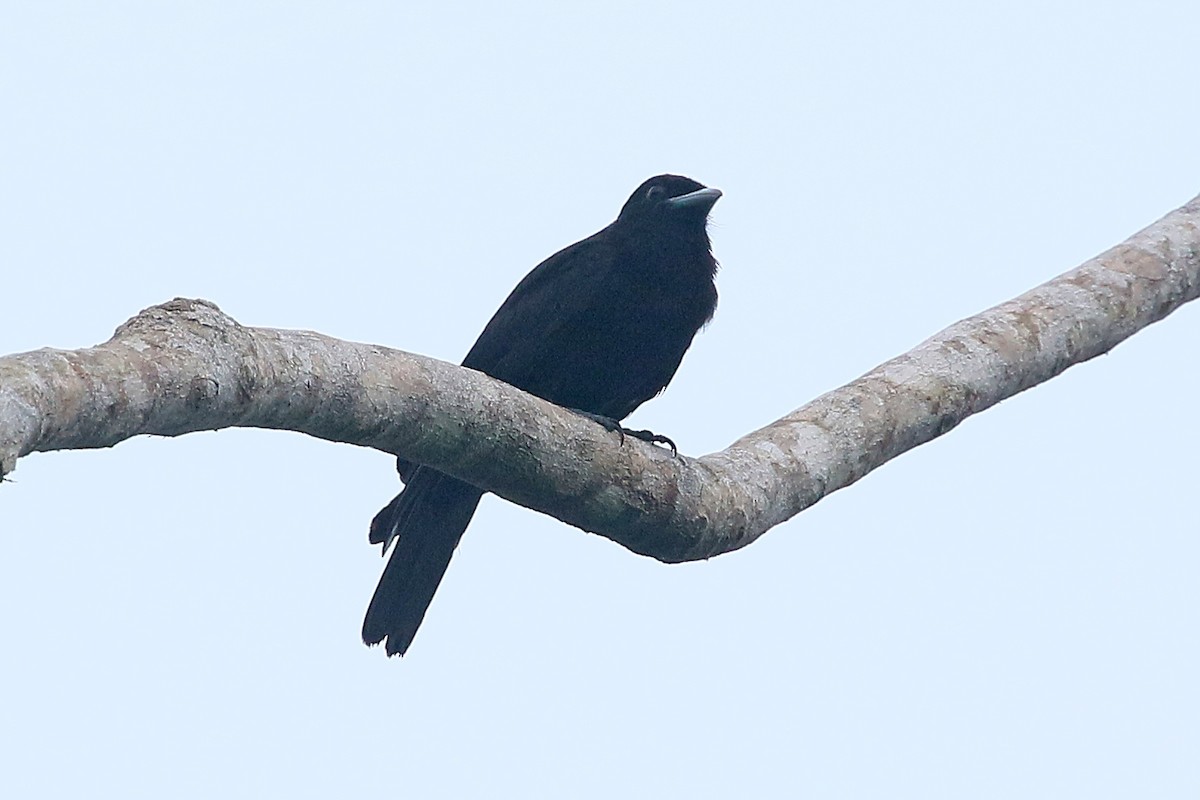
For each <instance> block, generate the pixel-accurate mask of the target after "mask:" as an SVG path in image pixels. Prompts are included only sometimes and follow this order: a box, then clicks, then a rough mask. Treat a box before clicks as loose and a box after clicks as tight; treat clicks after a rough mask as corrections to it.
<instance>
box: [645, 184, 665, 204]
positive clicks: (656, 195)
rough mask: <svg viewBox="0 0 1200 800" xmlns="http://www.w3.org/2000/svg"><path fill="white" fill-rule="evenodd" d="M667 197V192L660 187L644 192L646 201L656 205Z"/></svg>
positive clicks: (652, 187)
mask: <svg viewBox="0 0 1200 800" xmlns="http://www.w3.org/2000/svg"><path fill="white" fill-rule="evenodd" d="M666 196H667V190H666V189H664V188H663V187H661V186H651V187H650V188H649V189H647V190H646V199H647V200H650V201H651V202H655V203H657V202H658V201H660V200H662V199H663V198H665V197H666Z"/></svg>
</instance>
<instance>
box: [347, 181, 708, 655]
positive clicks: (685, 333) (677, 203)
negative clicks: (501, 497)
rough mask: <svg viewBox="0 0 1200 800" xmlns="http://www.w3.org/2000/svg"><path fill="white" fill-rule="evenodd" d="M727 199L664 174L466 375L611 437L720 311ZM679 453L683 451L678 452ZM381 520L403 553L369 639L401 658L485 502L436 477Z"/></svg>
mask: <svg viewBox="0 0 1200 800" xmlns="http://www.w3.org/2000/svg"><path fill="white" fill-rule="evenodd" d="M720 196H721V192H720V191H719V190H717V189H709V188H706V187H705V186H703V185H702V184H700V183H697V182H696V181H694V180H691V179H690V178H684V177H682V176H679V175H659V176H657V177H654V178H650V179H649V180H647V181H646V182H645V183H643V184H642V185H641V186H639V187H638V188H637V190H636V191H635V192H634V193H633V194H632V195H631V196H630V198H629V200H627V201H626V203H625V205H624V206H623V207H622V208H621V213H620V214H619V215H618V216H617V219H616V221H614V222H613V223H612V224H611V225H609V226H608V227H606V228H604V229H603V230H601V231H600V232H598V233H596V234H593V235H592V236H589V237H588V238H586V239H584V240H583V241H580V242H576V243H575V244H573V245H571V246H570V247H567V248H565V249H563V250H560V251H559V252H557V253H555V254H554V255H552V256H550V257H549V258H547V259H546V260H545V261H543V262H542V263H541V264H538V265H537V266H536V267H535V268H534V269H533V271H532V272H530V273H529V274H528V275H526V276H525V278H524V279H523V280H522V281H521V282H520V283H519V284H517V288H515V289H513V291H512V294H510V295H509V296H508V299H507V300H505V301H504V304H503V305H501V306H500V310H498V311H497V312H496V314H495V316H493V317H492V320H491V322H489V323H488V324H487V327H485V328H484V329H483V333H481V334H480V335H479V339H478V340H477V341H476V342H475V346H474V347H472V348H471V352H469V353H468V354H467V357H466V358H465V359H463V362H462V363H463V366H464V367H470V368H472V369H476V370H479V371H480V372H484V373H486V374H488V375H490V376H492V377H493V378H497V379H498V380H502V381H504V382H505V383H509V384H511V385H513V386H516V387H517V388H519V389H523V390H525V391H527V392H529V393H530V394H534V395H537V396H538V397H541V398H543V399H545V400H549V401H550V402H552V403H556V404H558V405H561V406H565V407H567V408H570V409H572V410H575V411H577V412H580V413H582V414H584V415H585V416H588V417H590V418H592V419H595V420H596V421H598V422H600V423H602V424H604V425H605V426H606V427H608V428H609V429H610V430H621V431H622V432H623V435H624V434H630V435H634V436H638V437H639V438H643V439H646V440H649V441H658V442H667V443H670V440H669V439H667V438H666V437H663V436H657V435H655V434H651V433H649V432H648V431H625V430H624V429H622V428H620V425H619V422H620V420H622V419H624V418H625V417H627V416H628V415H629V414H630V413H632V412H633V410H634V409H635V408H637V407H638V406H639V405H641V404H642V403H644V402H645V401H647V400H649V399H650V398H651V397H654V396H655V395H656V394H658V393H659V392H661V391H662V390H663V389H664V388H665V387H666V385H667V383H668V382H669V381H670V380H671V378H672V377H673V376H674V375H675V370H676V369H678V368H679V362H680V361H681V360H682V359H683V354H684V352H686V351H687V349H688V347H689V346H690V345H691V343H692V338H693V337H694V336H695V335H696V332H697V331H699V330H700V328H701V327H703V326H704V324H705V323H706V322H708V320H709V319H711V318H712V315H713V311H714V310H715V309H716V306H717V289H716V286H714V284H713V277H714V276H715V274H716V271H717V262H716V260H715V259H714V258H713V255H712V245H711V243H710V242H709V238H708V230H707V223H708V213H709V211H710V210H711V209H712V206H713V204H714V203H715V202H716V201H717V199H718V198H719V197H720ZM671 447H672V450H674V444H673V443H672V444H671ZM402 471H403V472H404V473H405V477H406V480H405V487H404V490H403V491H402V492H400V494H399V495H397V496H396V498H395V499H394V500H392V502H390V503H388V505H387V506H386V507H384V508H383V510H382V511H380V512H379V513H378V514H377V515H376V516H375V519H374V520H373V521H372V522H371V534H370V540H371V542H372V543H377V544H382V545H383V548H384V552H385V553H386V551H387V547H388V545H389V544H390V543H391V542H392V541H395V542H396V547H395V549H394V550H393V551H392V555H391V559H390V560H389V561H388V563H387V566H386V567H385V568H384V571H383V576H382V577H381V578H380V580H379V586H378V588H376V590H375V596H374V597H373V598H372V599H371V605H370V607H369V608H368V609H367V616H366V619H365V620H364V622H363V631H362V633H363V641H365V642H366V643H367V644H378V643H379V642H381V641H383V640H384V639H385V638H386V639H387V652H388V655H394V654H396V653H400V654H403V653H405V652H406V651H407V650H408V647H409V645H411V644H412V640H413V637H414V636H415V635H416V633H417V628H418V627H419V626H420V624H421V620H422V619H423V618H424V616H425V610H426V609H427V608H428V607H429V603H430V602H431V601H432V600H433V595H434V592H436V591H437V587H438V584H439V583H440V582H441V580H442V575H443V574H444V573H445V572H446V567H447V566H448V565H449V564H450V557H451V556H452V555H453V554H454V548H455V547H456V546H457V545H458V540H459V539H460V538H461V537H462V534H463V531H464V530H466V528H467V524H468V523H469V522H470V521H471V516H472V515H473V514H474V513H475V507H476V506H477V505H478V504H479V499H480V497H482V496H483V491H482V490H481V489H478V488H477V487H475V486H472V485H471V484H469V483H464V482H463V481H460V480H458V479H456V478H452V477H450V476H449V475H446V474H444V473H441V472H438V471H436V470H434V469H431V468H429V467H425V466H414V467H411V468H410V469H404V470H402Z"/></svg>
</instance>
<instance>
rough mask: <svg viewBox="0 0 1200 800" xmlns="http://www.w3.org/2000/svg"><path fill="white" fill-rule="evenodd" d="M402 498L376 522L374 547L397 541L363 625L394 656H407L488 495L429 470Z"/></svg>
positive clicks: (367, 637) (420, 471)
mask: <svg viewBox="0 0 1200 800" xmlns="http://www.w3.org/2000/svg"><path fill="white" fill-rule="evenodd" d="M409 478H410V479H409V481H408V483H407V485H406V486H405V487H404V491H402V492H401V493H400V494H399V495H397V496H396V498H395V499H394V500H392V502H390V503H388V504H387V505H386V506H385V507H384V508H383V510H382V511H380V512H379V513H378V514H376V515H375V519H374V520H372V521H371V535H370V539H371V541H372V542H376V543H383V544H384V547H385V548H386V547H387V542H389V541H390V540H391V539H393V538H395V539H396V547H395V549H394V550H393V551H392V557H391V559H389V560H388V563H387V566H386V567H384V570H383V577H381V578H380V579H379V586H378V587H376V589H375V596H374V597H372V598H371V605H370V607H368V608H367V616H366V619H364V620H363V629H362V636H363V641H364V642H366V643H367V644H379V643H380V642H382V641H383V640H384V639H385V638H386V639H387V653H388V655H389V656H390V655H395V654H396V653H399V654H401V655H404V652H405V651H406V650H408V646H409V645H410V644H412V640H413V637H414V636H416V635H417V628H419V627H420V626H421V620H422V619H424V617H425V610H426V609H427V608H429V603H430V602H431V601H432V600H433V595H434V592H436V591H437V587H438V584H439V583H441V580H442V575H444V574H445V572H446V567H447V566H449V565H450V556H452V555H453V554H454V548H455V547H457V546H458V540H459V539H461V538H462V534H463V531H465V530H466V529H467V524H468V523H470V521H471V516H472V515H473V514H474V513H475V507H476V506H477V505H479V498H480V497H482V496H483V492H482V491H480V490H479V489H477V488H476V487H474V486H472V485H471V484H469V483H463V482H462V481H460V480H457V479H455V478H451V477H450V476H449V475H444V474H442V473H440V472H437V471H436V470H432V469H429V468H428V467H418V468H417V469H416V470H414V471H413V473H412V474H411V475H410V476H409Z"/></svg>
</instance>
